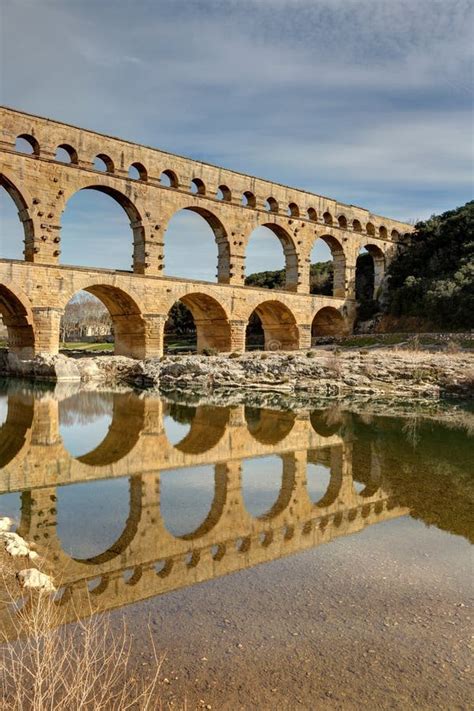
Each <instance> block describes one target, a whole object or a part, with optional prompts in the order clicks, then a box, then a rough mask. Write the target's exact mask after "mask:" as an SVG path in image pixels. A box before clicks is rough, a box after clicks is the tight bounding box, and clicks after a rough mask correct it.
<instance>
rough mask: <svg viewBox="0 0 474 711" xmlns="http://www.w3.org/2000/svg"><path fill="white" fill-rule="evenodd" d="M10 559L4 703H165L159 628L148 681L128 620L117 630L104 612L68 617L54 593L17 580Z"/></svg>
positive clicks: (74, 710) (75, 709)
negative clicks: (141, 673)
mask: <svg viewBox="0 0 474 711" xmlns="http://www.w3.org/2000/svg"><path fill="white" fill-rule="evenodd" d="M2 562H3V561H2V559H1V558H0V569H1V574H2V579H3V583H4V585H3V594H2V598H3V599H2V600H1V604H2V605H3V606H6V607H7V608H8V611H9V622H11V624H10V625H9V631H8V633H7V630H5V629H3V630H2V631H0V693H1V700H0V709H2V711H3V710H5V711H6V709H8V711H45V710H46V709H51V710H52V711H53V710H54V711H66V710H67V711H105V710H107V711H108V710H109V709H114V711H115V710H117V711H126V710H127V709H134V710H135V709H137V710H140V711H149V710H151V709H153V710H156V709H161V708H162V704H161V702H160V700H159V698H158V680H159V673H160V667H161V663H162V659H160V658H159V657H158V654H157V650H156V647H155V645H154V642H153V637H152V635H151V632H150V643H151V648H152V650H153V664H152V673H151V677H149V680H148V681H140V680H138V679H136V678H134V676H133V670H132V667H133V656H132V650H131V642H130V636H129V635H128V634H127V630H126V626H125V623H124V624H123V627H122V629H121V630H120V631H119V632H116V631H113V630H112V628H111V625H110V618H109V616H108V615H104V614H101V615H92V616H91V617H88V618H87V619H86V620H79V619H77V620H76V621H75V622H74V623H73V624H68V625H62V624H61V621H62V620H61V605H60V604H59V603H58V601H56V600H55V599H54V596H52V595H51V594H47V593H38V592H28V593H27V594H26V595H25V594H24V591H20V589H19V588H18V586H16V582H15V577H14V569H13V567H12V566H11V565H10V566H9V564H8V563H6V564H4V565H3V566H2ZM12 581H13V582H12ZM0 582H1V581H0ZM91 612H92V610H91ZM12 637H13V638H15V639H14V641H10V640H11V639H12Z"/></svg>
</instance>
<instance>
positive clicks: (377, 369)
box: [0, 348, 474, 401]
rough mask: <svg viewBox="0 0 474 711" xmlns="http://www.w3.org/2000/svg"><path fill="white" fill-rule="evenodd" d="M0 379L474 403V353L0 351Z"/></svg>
mask: <svg viewBox="0 0 474 711" xmlns="http://www.w3.org/2000/svg"><path fill="white" fill-rule="evenodd" d="M0 374H1V375H4V376H7V377H8V376H20V377H27V378H33V379H38V380H51V381H57V382H83V383H88V382H96V383H103V384H108V385H115V384H127V385H131V386H133V387H134V388H138V389H143V390H150V389H151V390H159V391H160V392H163V393H167V392H182V393H183V394H185V395H189V394H190V393H198V394H199V393H201V394H206V395H208V394H215V393H222V392H226V393H229V394H230V393H238V394H240V393H241V392H243V391H249V392H252V393H253V392H256V391H258V392H260V393H265V392H271V393H280V394H283V395H291V396H294V397H304V398H315V397H317V398H324V399H338V398H345V397H363V398H369V399H370V398H376V399H377V398H384V399H387V398H396V399H402V400H405V401H407V400H411V401H429V400H439V399H444V398H463V399H470V398H472V397H473V395H474V354H472V353H470V352H466V351H460V352H447V351H444V352H439V351H438V352H427V351H418V350H408V349H406V350H405V349H402V348H396V349H394V348H380V349H374V350H371V349H358V350H349V351H339V350H338V349H333V350H324V349H313V350H311V351H308V352H306V353H301V352H298V353H296V352H286V353H283V352H278V353H268V352H262V353H260V352H259V353H257V352H253V353H244V354H231V355H216V356H214V355H211V356H204V355H181V356H164V357H162V358H150V359H146V360H142V361H137V360H132V359H130V358H126V357H123V356H114V355H106V354H103V355H95V356H84V355H82V354H81V356H80V357H71V356H66V355H64V354H60V355H57V356H38V357H37V358H35V359H34V360H23V361H19V360H18V359H14V358H12V357H11V356H10V357H9V356H8V354H7V352H6V351H1V352H0Z"/></svg>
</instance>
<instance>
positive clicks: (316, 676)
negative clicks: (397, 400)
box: [0, 382, 474, 710]
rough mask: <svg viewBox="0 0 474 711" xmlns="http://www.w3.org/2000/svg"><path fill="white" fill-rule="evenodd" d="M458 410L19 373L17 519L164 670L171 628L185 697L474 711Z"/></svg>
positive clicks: (5, 426) (10, 489)
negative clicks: (274, 401)
mask: <svg viewBox="0 0 474 711" xmlns="http://www.w3.org/2000/svg"><path fill="white" fill-rule="evenodd" d="M359 409H360V408H359ZM447 415H448V416H447V417H446V416H444V417H443V418H442V419H436V418H434V417H431V416H430V417H428V416H426V415H422V414H420V413H418V414H415V413H412V414H411V415H410V417H403V418H402V417H394V416H390V415H387V414H385V415H383V416H382V415H374V414H369V412H368V411H365V412H364V411H363V412H362V414H361V412H357V413H355V412H351V411H350V410H348V409H342V408H341V407H338V406H335V405H331V406H329V407H325V408H324V409H316V410H310V409H303V408H299V409H298V410H296V411H291V410H285V411H284V410H275V409H270V408H260V409H259V408H254V407H253V408H251V407H245V406H243V405H234V406H230V407H222V406H215V405H211V404H200V405H199V406H189V405H186V404H182V403H179V402H172V401H169V400H164V399H161V398H160V397H158V396H157V395H143V394H141V395H137V394H135V393H132V392H128V391H124V392H119V391H106V390H104V391H100V392H99V391H87V390H79V391H78V390H75V389H74V388H73V387H66V386H63V387H59V386H57V387H56V388H55V389H48V388H47V387H46V386H45V387H38V386H36V387H35V388H34V389H33V388H32V387H31V386H28V385H26V384H25V383H21V382H12V383H10V385H7V384H4V385H3V386H2V388H1V389H0V426H1V428H0V515H9V516H12V517H13V518H14V520H15V522H16V527H17V530H18V531H19V532H20V533H21V535H23V536H24V537H25V538H26V539H27V540H29V541H32V542H34V544H35V545H36V548H37V550H38V551H39V552H40V554H41V555H43V556H44V558H45V560H46V561H47V562H46V567H47V568H48V570H49V571H50V572H51V573H52V574H53V576H54V577H55V579H56V580H60V581H61V588H60V592H59V595H58V597H60V598H61V604H62V607H63V610H64V615H65V620H72V619H74V615H75V614H82V615H84V616H85V615H87V614H89V613H90V611H91V607H92V609H93V610H94V611H99V612H106V611H111V622H112V625H117V626H118V625H120V624H121V621H122V620H123V618H125V621H126V624H127V629H128V630H129V634H130V635H131V639H132V643H133V649H134V658H135V660H136V673H138V674H141V675H144V676H146V674H147V671H148V669H149V668H150V666H151V663H152V662H151V659H152V657H151V649H150V644H149V635H150V629H151V634H152V636H153V639H154V641H155V643H156V645H157V647H158V649H159V651H160V653H164V654H165V655H166V657H165V661H164V663H163V667H162V680H161V682H160V691H161V696H162V699H163V700H164V702H165V703H167V704H169V705H170V708H180V707H181V706H180V705H182V704H183V702H184V701H185V700H186V703H187V708H188V709H195V708H196V709H199V708H206V707H211V708H212V709H295V708H302V709H320V708H321V709H326V708H327V709H344V710H345V709H361V708H368V709H372V708H374V709H375V708H377V709H412V708H416V709H468V708H470V691H471V690H470V688H469V679H470V674H469V664H470V657H469V647H468V643H469V637H470V633H471V632H472V627H471V624H470V608H469V604H470V603H469V600H470V595H471V590H472V572H473V567H472V563H473V558H472V551H471V543H472V541H473V535H474V526H473V490H474V484H473V479H474V477H473V472H474V458H473V447H472V443H473V439H472V433H473V416H472V414H470V413H468V412H464V413H463V412H457V413H454V412H453V413H450V412H449V411H448V413H447ZM1 614H2V611H1V610H0V616H1Z"/></svg>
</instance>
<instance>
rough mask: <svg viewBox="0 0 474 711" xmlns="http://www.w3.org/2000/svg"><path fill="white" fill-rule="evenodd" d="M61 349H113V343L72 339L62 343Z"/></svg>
mask: <svg viewBox="0 0 474 711" xmlns="http://www.w3.org/2000/svg"><path fill="white" fill-rule="evenodd" d="M59 350H61V351H76V350H77V351H92V352H93V351H113V350H114V344H113V343H84V342H82V341H76V342H74V341H72V342H67V343H60V344H59Z"/></svg>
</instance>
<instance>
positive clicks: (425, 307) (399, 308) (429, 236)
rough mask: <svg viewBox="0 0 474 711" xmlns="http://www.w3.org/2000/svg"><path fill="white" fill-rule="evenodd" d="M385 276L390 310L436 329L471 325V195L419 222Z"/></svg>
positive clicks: (473, 220) (473, 215)
mask: <svg viewBox="0 0 474 711" xmlns="http://www.w3.org/2000/svg"><path fill="white" fill-rule="evenodd" d="M388 277H389V278H388V285H387V286H388V292H387V297H388V298H387V307H386V309H387V311H388V313H389V314H391V315H392V316H395V317H407V316H408V317H410V316H411V317H417V318H419V319H423V320H425V321H427V322H429V323H430V324H431V325H432V326H433V327H435V328H440V329H451V328H454V329H464V328H466V329H471V328H474V201H471V202H468V203H466V205H464V206H463V207H459V208H457V209H456V210H450V211H448V212H444V213H443V214H442V215H434V216H433V217H430V219H429V220H426V222H419V223H418V224H417V225H416V226H415V232H414V234H413V236H412V238H411V240H410V243H409V244H408V245H407V247H406V248H405V249H404V250H403V251H401V252H400V254H399V255H398V256H397V257H396V258H395V259H394V260H393V261H392V263H391V264H390V266H389V269H388Z"/></svg>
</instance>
